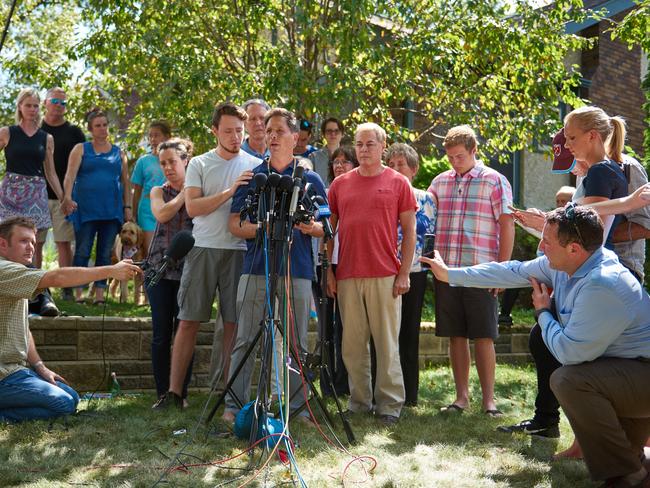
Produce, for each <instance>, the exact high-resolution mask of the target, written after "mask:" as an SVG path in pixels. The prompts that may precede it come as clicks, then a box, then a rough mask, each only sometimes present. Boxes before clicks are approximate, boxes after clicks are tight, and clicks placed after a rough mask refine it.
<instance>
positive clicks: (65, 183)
mask: <svg viewBox="0 0 650 488" xmlns="http://www.w3.org/2000/svg"><path fill="white" fill-rule="evenodd" d="M66 104H67V97H66V94H65V92H64V91H63V90H62V89H60V88H53V89H51V90H48V92H47V95H46V98H45V101H44V104H43V106H44V107H45V119H44V121H43V122H42V123H41V120H40V107H41V100H40V97H39V94H38V92H37V91H35V90H23V91H22V92H21V93H20V95H19V97H18V99H17V104H16V125H13V126H11V127H3V128H1V129H0V149H3V150H4V151H5V157H6V160H7V171H6V175H5V177H4V179H3V181H2V184H1V185H0V283H1V284H2V286H1V291H0V337H2V340H1V341H0V420H4V421H11V422H16V421H22V420H28V419H37V418H50V417H56V416H60V415H65V414H69V413H72V412H74V411H75V408H76V405H77V403H78V401H79V397H78V395H77V393H76V392H75V391H74V390H73V389H72V388H71V387H70V386H68V385H67V384H66V383H65V380H64V379H63V378H62V377H61V376H59V375H58V374H56V373H54V372H53V371H51V370H49V369H48V368H47V366H46V365H45V364H44V363H43V361H42V360H41V359H40V357H39V355H38V352H37V350H36V346H35V344H34V341H33V338H32V336H31V333H30V332H29V326H28V321H27V314H26V313H27V312H26V299H28V298H30V297H31V296H32V295H33V294H34V293H35V292H37V291H38V290H41V289H45V288H48V287H61V288H64V289H65V290H66V291H65V295H66V296H68V297H71V296H72V295H73V293H74V298H75V299H77V300H79V301H82V300H85V299H84V297H83V296H82V294H83V287H84V286H85V285H87V284H88V283H89V282H91V281H94V282H95V283H94V288H95V290H94V293H95V295H94V297H95V298H94V299H95V301H96V302H97V303H103V302H104V301H105V299H106V297H105V295H104V293H105V291H104V290H105V287H106V278H108V277H113V278H116V279H128V278H130V277H133V276H135V275H140V276H141V275H142V270H141V268H140V267H139V266H136V265H135V264H134V263H133V262H131V261H130V260H128V259H127V260H122V261H119V262H117V263H116V264H110V251H111V247H112V245H113V242H114V241H115V237H116V235H117V234H118V232H119V230H120V227H121V226H122V224H123V223H124V222H127V221H132V220H134V221H137V223H138V224H139V225H140V226H141V227H142V229H143V231H144V233H145V236H146V245H147V249H148V256H147V258H146V262H145V264H144V268H145V269H158V267H159V264H160V263H161V262H162V260H163V256H164V253H165V250H166V249H167V248H168V247H169V245H170V242H171V240H172V239H173V238H174V236H175V235H177V234H178V233H179V232H181V231H191V232H192V235H193V237H194V240H195V244H194V247H193V248H192V249H191V251H190V252H189V254H188V255H187V256H186V257H185V259H184V260H180V261H179V262H174V263H172V264H171V265H170V266H168V267H167V269H166V270H165V272H164V275H163V276H162V279H160V280H159V281H158V282H157V283H156V284H155V285H154V286H151V287H149V288H147V296H148V300H149V303H150V305H151V310H152V323H153V337H152V343H151V348H152V365H153V372H154V378H155V383H156V391H157V399H156V401H155V403H154V405H153V409H155V410H159V409H163V408H168V407H174V408H180V409H182V408H184V407H186V406H187V403H188V385H189V382H190V378H191V371H192V363H193V355H194V350H195V345H196V339H197V334H198V330H199V325H200V323H201V322H205V321H208V320H210V316H211V311H212V306H213V303H214V301H215V298H216V297H218V303H219V314H220V317H221V322H220V324H221V325H220V326H219V327H218V329H219V330H217V331H216V332H215V333H217V332H218V333H220V334H223V337H222V339H221V341H220V342H218V341H215V343H216V344H219V347H216V348H215V349H214V350H213V354H214V355H216V357H218V358H219V361H218V362H219V363H220V367H219V369H218V372H217V374H216V377H215V378H214V381H215V383H216V382H217V381H218V380H219V379H220V378H222V379H223V380H224V381H228V380H230V382H231V383H232V387H231V388H230V389H229V390H228V391H227V392H226V396H225V409H224V412H223V415H222V419H223V420H224V421H225V422H229V423H232V422H234V421H235V419H236V417H237V415H238V413H239V411H240V410H241V409H242V407H243V405H244V404H245V403H246V402H248V401H249V399H250V397H251V383H252V376H253V369H254V359H255V352H256V349H257V344H255V342H254V341H255V337H256V335H257V332H258V330H259V327H260V325H259V324H260V323H262V322H264V320H265V314H267V313H268V309H269V308H273V309H275V305H270V304H269V302H270V298H269V297H268V296H267V295H268V289H269V283H268V266H269V264H268V260H267V258H266V257H265V255H264V253H262V252H261V246H260V245H259V242H258V240H257V239H256V237H257V236H258V235H259V228H260V226H259V225H258V223H257V222H255V221H253V219H251V218H250V216H249V217H248V218H246V217H244V218H242V216H246V215H248V213H247V212H246V206H247V205H248V204H249V200H250V198H251V195H256V194H259V193H260V191H262V190H263V189H262V182H266V181H267V179H268V180H271V178H272V177H274V175H275V177H277V179H278V180H280V179H281V177H282V176H284V177H288V178H289V179H290V180H291V181H294V178H295V176H296V175H297V174H300V173H297V168H299V167H303V168H306V169H305V170H304V176H303V180H304V183H306V184H308V185H309V187H310V188H311V191H312V192H313V194H314V195H315V196H317V197H318V198H319V199H322V201H324V202H328V203H329V208H330V210H331V217H330V220H329V224H330V225H331V227H332V229H334V235H333V238H332V239H325V238H324V237H325V235H326V229H325V228H324V227H323V222H322V221H320V220H316V219H313V218H312V219H309V220H308V221H301V222H300V223H297V224H296V225H294V226H293V228H292V229H291V231H290V233H291V236H290V241H291V246H290V247H289V250H288V257H287V259H284V258H283V257H282V256H276V258H277V260H276V262H274V263H272V267H273V269H275V271H276V272H277V276H278V277H279V278H278V280H277V283H276V284H275V286H274V289H276V290H277V296H275V297H272V300H274V301H276V300H277V302H276V303H277V304H279V305H278V306H279V307H280V308H282V307H285V306H286V307H289V308H286V309H283V310H282V311H281V312H280V313H279V314H278V315H279V316H280V315H283V314H284V316H285V317H290V319H287V320H286V321H287V323H288V325H287V327H288V330H289V331H290V337H291V341H292V343H293V344H294V346H293V347H295V350H296V351H297V352H298V353H306V352H307V327H308V321H309V316H310V311H311V309H312V304H313V303H314V302H316V303H320V302H321V301H323V302H324V303H326V306H325V307H323V308H324V310H325V311H324V312H323V310H319V328H320V329H321V330H320V340H324V341H326V342H327V344H329V345H330V347H329V348H328V349H327V351H326V354H328V359H327V364H328V365H329V371H330V373H331V378H330V379H331V382H328V384H322V386H321V388H322V391H323V393H324V394H333V393H335V394H337V395H349V399H348V415H350V416H354V415H362V414H372V415H374V416H375V417H376V418H377V419H378V421H379V422H381V424H383V425H387V426H390V425H394V424H395V423H397V422H398V421H399V418H400V415H401V413H402V409H403V408H404V407H407V408H408V407H413V406H415V405H417V403H418V378H419V355H418V348H419V327H420V318H421V312H422V306H423V299H424V293H425V290H426V283H427V273H428V269H429V268H430V269H431V271H432V272H433V275H434V276H435V279H434V283H435V314H436V335H438V336H441V337H448V338H449V357H450V364H451V369H452V373H453V378H454V382H455V387H456V392H455V398H454V400H453V401H452V402H451V403H450V404H449V405H447V406H445V407H443V408H442V409H441V415H447V416H454V415H460V414H463V412H465V411H466V410H467V409H468V407H469V406H470V401H471V399H470V395H469V372H470V366H471V357H470V342H469V341H470V340H472V341H473V343H474V347H475V360H476V361H475V363H476V369H477V372H478V377H479V380H480V386H481V393H482V400H481V411H482V412H484V414H485V415H488V416H491V417H500V416H501V415H502V412H501V411H500V410H499V408H498V405H497V404H496V400H495V396H494V386H495V370H496V357H495V348H494V340H495V339H496V338H497V337H498V323H499V312H498V301H497V292H498V291H499V289H503V288H510V289H517V288H521V287H528V286H532V289H533V292H532V296H533V305H534V307H535V317H536V319H537V323H536V324H535V326H534V327H533V328H532V330H531V333H530V350H531V353H532V355H533V358H534V361H535V366H536V369H537V390H538V393H537V397H536V401H535V414H534V416H533V417H532V418H531V419H529V420H524V421H522V422H520V423H518V424H515V425H508V426H501V427H499V429H498V430H500V431H502V432H506V433H513V432H521V433H524V434H530V435H539V436H545V437H559V418H560V407H561V408H562V409H563V410H564V412H565V414H566V416H567V417H568V419H569V422H570V424H571V427H572V428H573V431H574V433H575V435H576V442H575V444H574V445H573V446H572V447H571V448H570V449H569V450H568V451H566V452H564V453H561V454H560V455H561V456H571V457H583V458H584V460H585V462H586V464H587V467H588V469H589V472H590V474H591V475H592V477H593V478H594V479H597V480H604V481H605V483H606V484H605V486H617V487H624V486H650V475H649V474H648V471H647V469H646V467H647V466H648V461H646V460H645V458H644V456H643V446H644V445H645V443H646V440H647V439H648V437H649V436H650V396H649V395H650V394H649V393H648V390H647V389H646V388H645V383H644V380H645V378H647V376H645V375H646V374H650V313H649V312H650V297H649V296H648V294H647V293H646V291H645V290H644V288H643V279H644V275H643V263H644V242H643V239H644V238H645V236H646V233H647V229H650V211H649V210H648V207H646V204H647V203H648V200H649V199H650V189H649V187H648V186H646V185H645V184H646V183H647V175H646V173H645V170H644V169H643V167H642V166H641V165H640V164H639V163H638V162H637V161H635V160H634V159H632V158H630V157H629V156H626V155H624V154H623V153H622V148H623V142H624V140H625V125H624V122H623V120H622V119H620V118H618V117H609V116H608V115H607V114H606V113H605V112H603V111H602V110H601V109H599V108H597V107H584V108H581V109H577V110H574V111H573V112H571V113H569V114H568V115H567V117H566V118H565V120H564V128H563V130H562V131H560V133H558V134H557V135H556V136H555V138H554V141H553V146H554V165H553V171H555V172H569V171H571V172H573V173H574V174H576V175H577V176H578V180H577V181H578V184H577V188H576V189H573V188H562V189H560V191H559V192H558V202H557V207H558V208H557V209H556V210H554V211H552V212H548V213H546V212H542V211H540V210H536V209H529V210H518V209H515V208H514V207H513V206H512V205H513V202H512V190H511V187H510V184H509V182H508V181H507V179H506V178H505V177H504V176H503V175H502V174H500V173H498V172H497V171H495V170H493V169H491V168H489V167H488V166H486V165H485V164H483V163H482V162H481V161H480V160H479V159H478V158H477V148H478V139H477V136H476V134H475V133H474V131H473V130H472V128H471V127H469V126H466V125H462V126H457V127H453V128H451V129H449V131H448V132H447V134H446V136H445V138H444V142H443V145H444V149H445V152H446V154H447V158H448V160H449V163H450V166H451V169H449V170H448V171H445V172H443V173H442V174H440V175H438V176H437V177H436V178H435V179H433V181H432V182H431V184H430V186H429V187H428V189H427V190H426V191H424V190H422V189H417V188H413V186H412V183H413V180H414V177H415V175H416V174H417V172H418V169H419V157H418V154H417V152H416V151H415V149H414V148H413V147H411V146H409V145H407V144H402V143H396V144H393V145H391V146H388V145H387V134H386V132H385V131H384V129H383V128H382V127H380V126H379V125H377V124H375V123H371V122H368V123H362V124H360V125H358V126H357V127H356V128H355V130H354V133H352V134H350V135H349V137H350V139H347V140H351V141H352V144H350V145H347V144H346V143H345V141H346V137H345V136H346V134H345V127H344V125H343V123H342V122H341V121H340V120H338V119H336V118H326V119H325V120H324V121H323V123H322V125H321V131H320V132H321V135H322V136H323V137H324V139H325V144H324V145H323V147H322V148H320V149H317V148H315V147H314V146H312V145H311V143H312V142H314V141H313V134H312V131H313V125H312V124H311V123H310V122H309V121H307V120H298V119H297V118H296V117H295V115H294V114H293V113H292V112H290V111H288V110H286V109H284V108H271V107H270V106H269V105H268V104H267V103H266V102H265V101H264V100H261V99H251V100H249V101H247V102H245V103H244V104H243V105H242V106H241V107H240V106H237V105H235V104H234V103H231V102H224V103H220V104H218V105H216V107H215V109H214V112H213V114H212V118H211V122H210V125H211V130H212V133H213V135H214V137H215V147H214V148H213V149H211V150H209V151H208V152H206V153H204V154H201V155H196V156H195V155H193V145H192V143H191V142H190V141H189V140H186V139H182V138H178V137H172V130H171V127H170V126H169V124H167V123H166V122H163V121H154V122H152V123H151V124H150V126H149V131H148V140H149V144H150V147H151V151H150V153H148V154H147V155H145V156H143V157H141V158H140V159H139V160H138V161H137V163H136V165H135V169H134V171H133V173H132V174H131V175H129V171H128V165H127V160H126V156H125V154H124V153H123V152H122V151H121V150H120V148H119V147H118V146H117V145H115V144H114V143H113V142H111V139H110V133H109V119H108V117H107V115H106V113H105V112H103V111H102V110H99V109H93V110H92V111H90V112H89V113H88V114H87V116H86V124H87V125H86V128H87V130H88V133H89V134H90V137H91V140H90V141H86V140H85V136H84V133H83V131H82V130H80V129H79V128H78V127H76V126H74V125H72V124H70V123H69V122H67V121H66V120H65V109H66ZM300 172H302V168H301V169H300ZM261 175H263V176H261ZM567 194H568V195H567ZM568 199H570V201H569V202H568V203H566V202H565V200H568ZM515 221H517V223H519V224H520V225H522V226H524V228H526V229H527V230H529V231H530V232H531V233H533V234H535V235H538V236H540V237H541V241H540V245H539V250H538V254H539V256H538V257H537V258H536V259H533V260H530V261H526V262H519V261H511V254H512V250H513V243H514V235H515ZM50 227H53V228H54V240H55V242H56V246H57V250H58V253H59V255H58V258H59V268H58V269H55V270H52V271H43V270H41V269H39V268H40V265H41V262H42V257H41V253H42V243H43V242H44V236H45V234H46V233H47V230H48V228H50ZM434 233H435V234H436V241H435V244H436V245H435V249H436V251H435V255H433V256H424V255H423V244H424V236H425V234H434ZM73 241H74V253H73V251H72V249H73V247H72V245H71V243H72V242H73ZM95 241H96V251H95V260H94V266H92V267H88V264H89V260H90V256H91V249H92V247H93V245H94V243H95ZM319 255H320V256H321V257H324V256H326V257H327V261H325V260H323V261H322V262H319V259H318V256H319ZM326 263H331V266H327V265H326ZM324 274H325V275H326V276H325V278H326V279H324V280H321V278H323V275H324ZM321 283H326V289H323V287H321ZM72 290H74V292H73V291H72ZM325 297H328V298H325ZM289 303H290V305H286V304H289ZM283 304H284V305H283ZM287 312H288V313H287ZM326 325H327V326H326ZM251 351H252V352H253V354H249V352H251ZM297 357H300V354H298V355H297ZM373 363H374V364H373ZM373 366H374V367H373ZM235 368H236V369H235ZM263 368H264V366H263ZM300 369H301V368H300V367H298V368H290V369H289V370H288V371H289V373H288V375H289V377H288V378H287V380H288V381H287V383H288V385H289V386H288V391H289V392H290V398H291V401H290V402H289V403H290V407H291V409H292V410H294V411H295V412H296V413H297V416H296V417H297V419H298V420H299V421H301V422H305V423H309V422H310V421H311V419H310V417H309V414H308V413H307V411H306V410H304V409H302V408H301V406H302V405H303V404H304V402H305V401H306V397H307V396H308V388H307V387H305V385H304V379H303V378H302V377H301V374H300V372H299V370H300ZM273 394H279V391H275V390H274V392H273Z"/></svg>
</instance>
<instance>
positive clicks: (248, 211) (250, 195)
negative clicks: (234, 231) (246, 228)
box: [239, 188, 255, 227]
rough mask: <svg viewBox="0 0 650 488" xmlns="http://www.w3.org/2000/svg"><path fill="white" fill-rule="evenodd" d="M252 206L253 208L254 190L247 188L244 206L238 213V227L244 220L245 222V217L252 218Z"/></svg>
mask: <svg viewBox="0 0 650 488" xmlns="http://www.w3.org/2000/svg"><path fill="white" fill-rule="evenodd" d="M254 206H255V190H253V189H252V188H249V189H248V192H246V201H245V202H244V206H243V207H242V209H241V211H240V212H239V227H241V225H242V223H243V222H244V220H246V217H247V216H248V217H250V218H253V216H254V210H255V209H254Z"/></svg>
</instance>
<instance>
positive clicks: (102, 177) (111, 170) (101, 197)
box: [62, 108, 132, 305]
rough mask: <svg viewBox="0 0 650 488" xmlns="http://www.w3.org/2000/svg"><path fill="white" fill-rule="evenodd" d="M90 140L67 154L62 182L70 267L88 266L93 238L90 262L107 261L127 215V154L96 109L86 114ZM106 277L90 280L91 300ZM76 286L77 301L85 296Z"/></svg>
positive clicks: (98, 300)
mask: <svg viewBox="0 0 650 488" xmlns="http://www.w3.org/2000/svg"><path fill="white" fill-rule="evenodd" d="M86 122H87V124H88V130H89V131H90V135H91V136H92V141H91V142H84V143H83V144H77V145H76V146H75V147H74V149H72V152H71V153H70V159H69V161H68V170H67V171H66V174H65V180H64V183H63V187H64V190H65V196H64V199H63V203H62V209H63V212H64V213H65V214H66V215H68V216H69V219H70V220H71V221H72V224H73V225H74V230H75V242H76V244H75V253H74V258H73V260H72V265H73V266H84V267H87V266H88V261H89V260H90V254H91V251H92V248H93V244H94V242H95V237H96V238H97V248H96V251H95V266H103V265H108V264H111V249H112V248H113V243H114V242H115V236H117V234H118V233H119V231H120V228H121V227H122V224H123V223H124V221H127V220H132V212H131V203H130V202H131V186H130V183H129V169H128V166H127V161H126V156H125V155H124V153H123V152H122V151H121V150H120V148H119V147H118V146H116V145H114V144H112V143H111V142H110V140H109V129H108V115H107V114H106V112H104V111H103V110H100V109H98V108H94V109H92V110H91V111H90V112H88V113H87V114H86ZM105 288H106V280H100V281H96V282H95V293H96V295H95V304H100V305H101V304H104V292H105ZM81 295H82V288H81V287H79V288H76V289H75V298H76V300H77V302H79V303H81V302H83V301H84V299H83V298H82V296H81Z"/></svg>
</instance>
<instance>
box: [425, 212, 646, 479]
mask: <svg viewBox="0 0 650 488" xmlns="http://www.w3.org/2000/svg"><path fill="white" fill-rule="evenodd" d="M602 239H603V225H602V221H601V220H600V218H599V217H598V215H597V213H596V212H595V211H594V210H592V209H588V208H585V207H578V206H575V205H574V204H571V203H570V204H568V205H567V207H566V208H564V209H557V210H554V211H552V212H550V213H549V214H547V217H546V225H545V226H544V231H543V234H542V242H541V244H540V249H541V250H542V251H543V252H544V256H542V257H540V258H537V259H534V260H532V261H526V262H523V263H522V262H518V261H508V262H504V263H495V262H492V263H485V264H479V265H476V266H471V267H467V268H456V269H449V268H448V267H447V266H446V265H445V263H444V262H443V261H442V259H441V258H440V256H439V254H438V253H437V252H436V257H435V259H428V258H421V261H422V262H425V263H428V264H430V265H431V269H432V271H433V272H434V274H435V276H436V278H437V279H439V280H441V281H444V282H448V283H450V284H451V285H452V286H472V287H483V288H517V287H522V286H526V285H532V287H533V305H534V306H535V315H536V317H537V320H538V323H539V325H540V327H541V330H542V337H543V339H544V343H545V344H546V346H547V347H548V349H549V350H550V352H551V353H552V354H553V356H554V357H555V358H556V359H557V360H558V361H559V362H560V363H561V365H562V366H561V367H560V368H558V369H557V370H556V371H555V372H554V373H553V374H552V376H551V388H552V390H553V392H554V393H555V395H556V396H557V398H558V400H559V402H560V405H561V406H562V408H563V409H564V412H565V413H566V415H567V417H568V419H569V422H570V423H571V426H572V427H573V430H574V432H575V434H576V438H577V439H578V442H579V443H580V445H581V446H582V450H583V454H584V459H585V462H586V464H587V467H588V469H589V472H590V474H591V476H592V477H593V478H594V479H596V480H607V482H608V483H612V484H611V486H650V476H649V475H648V473H647V472H646V470H645V468H644V467H643V466H642V464H641V461H642V456H641V454H642V453H643V445H644V443H645V441H646V439H647V438H648V437H649V435H650V388H648V387H647V385H648V378H650V297H649V296H648V294H647V293H646V292H645V290H644V289H643V287H642V286H641V285H640V284H639V282H638V281H637V280H636V279H635V278H634V276H632V274H631V273H630V272H629V271H628V270H627V269H626V268H625V267H624V266H623V265H621V264H620V263H619V261H618V258H617V257H616V255H615V254H614V253H613V252H611V251H609V250H607V249H604V248H603V247H602V246H601V243H602ZM551 287H552V288H553V297H554V302H555V310H552V302H551V297H550V296H549V292H548V288H551ZM554 313H556V315H554ZM556 317H557V318H556ZM607 486H610V485H607Z"/></svg>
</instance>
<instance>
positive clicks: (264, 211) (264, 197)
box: [239, 166, 332, 240]
mask: <svg viewBox="0 0 650 488" xmlns="http://www.w3.org/2000/svg"><path fill="white" fill-rule="evenodd" d="M304 171H305V170H304V168H303V167H302V166H297V167H296V169H295V170H294V175H293V177H291V176H289V175H279V174H277V173H271V174H269V175H267V174H266V173H257V174H256V175H255V176H254V177H253V182H254V188H250V189H249V190H248V193H247V194H246V201H245V203H244V206H243V207H242V210H241V213H240V215H239V219H240V223H242V222H244V221H245V220H247V219H248V220H249V221H250V222H252V223H256V224H257V225H258V230H259V231H260V232H259V233H261V232H262V231H267V232H269V233H270V236H271V238H272V239H274V240H284V239H286V240H288V239H290V236H291V229H292V228H293V226H294V225H296V224H300V223H309V222H310V221H311V220H312V219H315V220H319V221H320V222H321V223H322V224H323V230H324V232H325V239H331V238H332V227H331V225H330V223H329V219H328V217H329V216H330V215H331V213H330V210H329V207H328V206H327V203H326V201H325V199H324V198H323V197H322V196H320V195H318V194H316V192H315V189H314V188H313V186H312V184H311V183H306V182H305V179H304ZM259 233H258V234H259Z"/></svg>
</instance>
